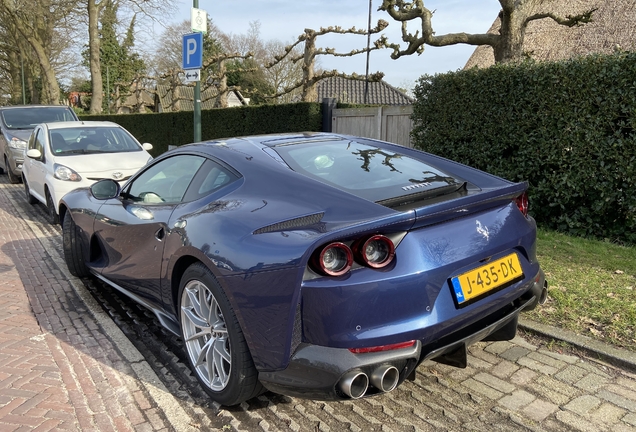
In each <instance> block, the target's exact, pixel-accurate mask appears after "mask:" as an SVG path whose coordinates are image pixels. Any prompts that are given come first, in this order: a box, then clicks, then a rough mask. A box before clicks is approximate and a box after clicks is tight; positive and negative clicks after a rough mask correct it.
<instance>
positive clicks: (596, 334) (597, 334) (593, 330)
mask: <svg viewBox="0 0 636 432" xmlns="http://www.w3.org/2000/svg"><path fill="white" fill-rule="evenodd" d="M590 332H592V334H593V335H594V336H603V332H601V331H600V330H596V329H595V328H590Z"/></svg>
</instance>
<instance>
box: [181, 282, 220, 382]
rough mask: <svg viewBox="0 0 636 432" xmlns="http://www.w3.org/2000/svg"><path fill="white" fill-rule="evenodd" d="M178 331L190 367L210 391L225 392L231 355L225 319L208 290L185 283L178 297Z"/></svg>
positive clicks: (203, 286) (192, 283) (195, 283)
mask: <svg viewBox="0 0 636 432" xmlns="http://www.w3.org/2000/svg"><path fill="white" fill-rule="evenodd" d="M181 328H182V329H181V330H182V332H183V337H184V342H185V346H186V349H187V351H188V355H189V356H190V360H191V363H192V364H193V365H194V368H195V370H196V372H197V374H198V375H199V378H200V379H201V380H202V381H203V383H204V384H205V385H207V386H208V387H209V388H210V389H211V390H213V391H221V390H223V389H225V387H226V386H227V385H228V382H229V380H230V374H231V372H232V352H231V348H230V339H229V336H228V331H227V326H226V323H225V318H224V317H223V313H222V311H221V308H220V306H219V303H218V301H217V299H216V297H214V294H212V292H211V291H210V289H209V288H208V287H207V286H206V285H205V284H203V283H202V282H201V281H198V280H192V281H190V282H188V284H187V285H186V286H185V288H184V290H183V294H182V297H181Z"/></svg>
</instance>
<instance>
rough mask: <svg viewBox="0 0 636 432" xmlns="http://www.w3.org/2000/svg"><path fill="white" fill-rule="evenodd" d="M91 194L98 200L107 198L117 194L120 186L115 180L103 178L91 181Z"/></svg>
mask: <svg viewBox="0 0 636 432" xmlns="http://www.w3.org/2000/svg"><path fill="white" fill-rule="evenodd" d="M90 190H91V194H93V196H94V197H95V198H96V199H98V200H107V199H111V198H115V197H116V196H117V195H119V192H120V191H121V187H120V186H119V183H117V182H116V181H115V180H111V179H104V180H100V181H98V182H96V183H93V184H92V185H91V187H90Z"/></svg>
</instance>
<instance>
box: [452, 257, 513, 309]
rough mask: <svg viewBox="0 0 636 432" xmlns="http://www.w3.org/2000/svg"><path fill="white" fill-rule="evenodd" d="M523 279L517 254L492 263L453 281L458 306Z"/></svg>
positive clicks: (456, 277) (461, 275) (463, 274)
mask: <svg viewBox="0 0 636 432" xmlns="http://www.w3.org/2000/svg"><path fill="white" fill-rule="evenodd" d="M521 278H523V270H522V269H521V263H520V262H519V257H518V256H517V254H516V253H512V254H510V255H506V256H505V257H503V258H499V259H498V260H495V261H491V262H489V263H488V264H485V265H483V266H481V267H477V268H476V269H474V270H471V271H468V272H466V273H462V274H460V275H459V276H455V277H454V278H452V279H451V282H452V285H453V290H454V291H455V298H456V299H457V303H458V304H462V303H465V302H467V301H470V300H472V299H474V298H476V297H480V296H481V295H483V294H485V293H487V292H488V291H492V290H494V289H496V288H499V287H501V286H503V285H507V284H509V283H511V282H514V281H516V280H518V279H521Z"/></svg>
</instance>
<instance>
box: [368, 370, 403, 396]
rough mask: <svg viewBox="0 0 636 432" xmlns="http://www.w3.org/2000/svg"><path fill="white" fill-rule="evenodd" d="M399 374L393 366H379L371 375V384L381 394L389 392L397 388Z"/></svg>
mask: <svg viewBox="0 0 636 432" xmlns="http://www.w3.org/2000/svg"><path fill="white" fill-rule="evenodd" d="M399 380H400V372H398V370H397V368H396V367H395V366H388V365H384V366H380V367H379V368H377V369H376V370H374V371H373V373H372V374H371V384H373V387H375V388H377V389H378V390H380V391H381V392H390V391H391V390H393V389H394V388H396V387H397V385H398V381H399Z"/></svg>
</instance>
